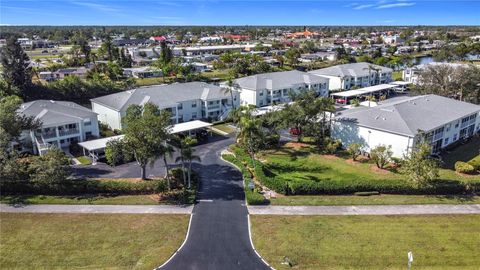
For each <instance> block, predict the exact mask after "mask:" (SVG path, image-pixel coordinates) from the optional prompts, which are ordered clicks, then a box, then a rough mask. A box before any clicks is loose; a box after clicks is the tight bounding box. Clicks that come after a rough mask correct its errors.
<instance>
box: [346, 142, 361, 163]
mask: <svg viewBox="0 0 480 270" xmlns="http://www.w3.org/2000/svg"><path fill="white" fill-rule="evenodd" d="M361 148H362V146H361V145H360V144H359V143H351V144H349V145H348V146H347V151H348V154H350V156H351V157H352V160H353V161H356V160H357V157H358V156H359V155H360V149H361Z"/></svg>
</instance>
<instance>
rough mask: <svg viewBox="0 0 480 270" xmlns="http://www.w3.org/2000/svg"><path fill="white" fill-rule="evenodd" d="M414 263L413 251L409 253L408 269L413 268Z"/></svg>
mask: <svg viewBox="0 0 480 270" xmlns="http://www.w3.org/2000/svg"><path fill="white" fill-rule="evenodd" d="M412 263H413V253H412V252H411V251H409V252H408V269H409V270H410V269H411V268H412Z"/></svg>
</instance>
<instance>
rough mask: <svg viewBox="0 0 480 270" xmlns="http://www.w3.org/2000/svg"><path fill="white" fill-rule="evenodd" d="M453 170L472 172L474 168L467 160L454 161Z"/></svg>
mask: <svg viewBox="0 0 480 270" xmlns="http://www.w3.org/2000/svg"><path fill="white" fill-rule="evenodd" d="M455 171H456V172H458V173H466V174H473V173H475V171H476V169H475V167H473V166H472V165H470V164H469V163H467V162H463V161H457V162H455Z"/></svg>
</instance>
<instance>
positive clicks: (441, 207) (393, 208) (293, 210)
mask: <svg viewBox="0 0 480 270" xmlns="http://www.w3.org/2000/svg"><path fill="white" fill-rule="evenodd" d="M248 212H249V213H250V214H252V215H305V216H308V215H446V214H480V204H464V205H449V204H425V205H358V206H248Z"/></svg>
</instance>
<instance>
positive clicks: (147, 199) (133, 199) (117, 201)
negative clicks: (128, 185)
mask: <svg viewBox="0 0 480 270" xmlns="http://www.w3.org/2000/svg"><path fill="white" fill-rule="evenodd" d="M0 202H1V203H6V204H16V203H22V204H103V205H129V204H132V205H133V204H134V205H155V204H161V203H162V202H161V201H159V199H158V196H157V197H156V196H155V195H154V194H152V195H112V196H108V195H77V196H75V195H71V196H70V195H63V196H55V195H5V196H0Z"/></svg>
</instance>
